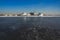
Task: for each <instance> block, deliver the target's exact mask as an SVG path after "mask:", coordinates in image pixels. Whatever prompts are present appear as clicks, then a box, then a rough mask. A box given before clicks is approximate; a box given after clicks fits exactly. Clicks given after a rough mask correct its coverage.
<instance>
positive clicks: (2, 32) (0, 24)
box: [0, 17, 60, 40]
mask: <svg viewBox="0 0 60 40" xmlns="http://www.w3.org/2000/svg"><path fill="white" fill-rule="evenodd" d="M37 25H39V26H40V27H44V28H45V27H48V28H50V29H60V17H26V18H25V17H0V40H5V39H6V40H13V39H15V37H16V36H15V35H18V34H19V32H18V31H21V30H20V28H21V27H24V28H27V27H28V28H30V27H32V26H37ZM16 38H17V37H16ZM18 38H19V37H18ZM18 38H17V39H18ZM17 39H16V40H17ZM19 39H20V38H19ZM22 39H23V38H22ZM20 40H21V39H20ZM24 40H25V39H24Z"/></svg>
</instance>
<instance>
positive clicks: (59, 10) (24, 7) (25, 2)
mask: <svg viewBox="0 0 60 40" xmlns="http://www.w3.org/2000/svg"><path fill="white" fill-rule="evenodd" d="M20 12H41V13H47V14H60V0H0V13H20Z"/></svg>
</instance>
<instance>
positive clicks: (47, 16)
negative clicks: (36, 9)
mask: <svg viewBox="0 0 60 40" xmlns="http://www.w3.org/2000/svg"><path fill="white" fill-rule="evenodd" d="M0 17H60V16H0Z"/></svg>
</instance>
